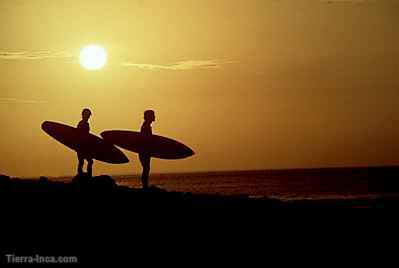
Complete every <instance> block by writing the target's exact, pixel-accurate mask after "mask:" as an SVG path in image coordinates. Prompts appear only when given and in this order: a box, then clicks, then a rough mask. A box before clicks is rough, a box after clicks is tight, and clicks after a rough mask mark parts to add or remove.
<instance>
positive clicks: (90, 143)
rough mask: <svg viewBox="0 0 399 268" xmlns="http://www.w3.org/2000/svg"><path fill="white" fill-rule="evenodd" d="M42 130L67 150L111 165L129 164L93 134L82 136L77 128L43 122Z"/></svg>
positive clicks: (116, 150) (109, 145) (111, 147)
mask: <svg viewBox="0 0 399 268" xmlns="http://www.w3.org/2000/svg"><path fill="white" fill-rule="evenodd" d="M42 129H43V131H44V132H46V133H47V134H48V135H50V136H51V137H53V138H54V139H55V140H57V141H58V142H60V143H62V144H64V145H65V146H67V147H68V148H70V149H72V150H74V151H76V152H81V153H83V154H84V155H85V156H87V157H92V158H94V159H97V160H100V161H103V162H107V163H111V164H123V163H127V162H129V159H128V158H127V157H126V156H125V154H124V153H123V152H122V151H121V150H119V149H118V148H116V147H115V146H114V145H113V144H112V143H109V142H107V141H105V140H103V139H102V138H100V137H97V136H95V135H93V134H82V133H81V132H80V131H79V130H78V129H77V128H75V127H71V126H68V125H64V124H61V123H57V122H51V121H45V122H43V124H42Z"/></svg>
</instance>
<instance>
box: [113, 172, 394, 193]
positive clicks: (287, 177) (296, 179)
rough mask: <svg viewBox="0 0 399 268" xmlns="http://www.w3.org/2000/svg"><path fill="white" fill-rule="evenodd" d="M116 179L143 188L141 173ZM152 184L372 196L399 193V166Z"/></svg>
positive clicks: (172, 177) (155, 178) (164, 177)
mask: <svg viewBox="0 0 399 268" xmlns="http://www.w3.org/2000/svg"><path fill="white" fill-rule="evenodd" d="M113 178H114V179H115V180H116V182H117V183H118V184H119V185H124V186H129V187H134V188H139V187H141V182H140V177H139V175H117V176H113ZM150 185H154V186H157V187H159V188H163V189H166V190H168V191H179V192H192V193H205V194H206V193H212V194H214V193H217V194H226V195H248V196H249V197H252V198H260V197H269V198H278V199H281V200H297V199H370V198H371V199H372V198H381V197H393V196H394V197H398V196H399V167H367V168H322V169H291V170H251V171H218V172H196V173H170V174H167V173H165V174H152V175H151V176H150Z"/></svg>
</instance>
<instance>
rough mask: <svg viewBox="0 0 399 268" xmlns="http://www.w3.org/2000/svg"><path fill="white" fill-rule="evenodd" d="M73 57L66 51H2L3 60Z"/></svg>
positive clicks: (0, 52) (0, 54) (0, 56)
mask: <svg viewBox="0 0 399 268" xmlns="http://www.w3.org/2000/svg"><path fill="white" fill-rule="evenodd" d="M72 57H73V55H72V54H71V53H69V52H66V51H0V59H3V60H43V59H65V58H72Z"/></svg>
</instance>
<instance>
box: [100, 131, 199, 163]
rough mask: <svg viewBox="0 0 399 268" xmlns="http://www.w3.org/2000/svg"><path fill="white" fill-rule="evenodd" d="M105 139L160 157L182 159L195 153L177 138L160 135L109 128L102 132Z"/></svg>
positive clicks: (131, 149) (123, 146) (134, 150)
mask: <svg viewBox="0 0 399 268" xmlns="http://www.w3.org/2000/svg"><path fill="white" fill-rule="evenodd" d="M101 137H103V138H104V140H106V141H109V142H111V143H113V144H115V145H117V146H119V147H121V148H123V149H126V150H129V151H132V152H135V153H145V154H148V155H149V156H151V157H155V158H160V159H182V158H186V157H189V156H192V155H194V152H193V150H191V149H190V148H189V147H187V146H186V145H184V144H183V143H181V142H178V141H176V140H173V139H170V138H167V137H163V136H158V135H143V134H141V133H140V132H135V131H126V130H109V131H104V132H102V133H101Z"/></svg>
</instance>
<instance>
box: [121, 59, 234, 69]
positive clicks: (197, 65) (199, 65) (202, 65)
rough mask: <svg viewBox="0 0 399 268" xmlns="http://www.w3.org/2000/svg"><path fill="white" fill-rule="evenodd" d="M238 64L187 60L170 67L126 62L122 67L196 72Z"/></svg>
mask: <svg viewBox="0 0 399 268" xmlns="http://www.w3.org/2000/svg"><path fill="white" fill-rule="evenodd" d="M231 63H237V62H236V61H221V60H187V61H178V62H175V63H172V64H169V65H161V64H145V63H132V62H124V63H122V66H126V67H134V68H137V69H142V70H151V71H154V70H172V71H184V70H195V69H218V68H220V67H221V66H222V65H226V64H231Z"/></svg>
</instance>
